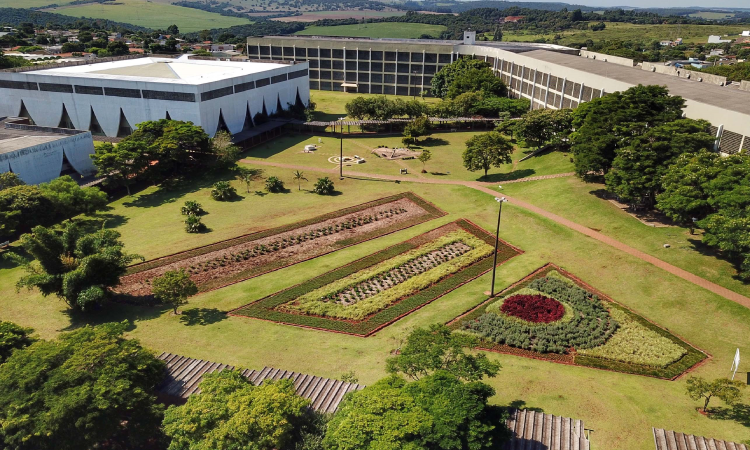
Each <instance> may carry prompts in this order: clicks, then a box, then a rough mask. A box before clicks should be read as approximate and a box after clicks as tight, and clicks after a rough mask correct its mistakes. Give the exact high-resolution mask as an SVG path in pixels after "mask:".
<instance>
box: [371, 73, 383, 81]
mask: <svg viewBox="0 0 750 450" xmlns="http://www.w3.org/2000/svg"><path fill="white" fill-rule="evenodd" d="M370 81H372V82H373V83H382V82H383V75H381V74H379V73H373V74H372V75H370Z"/></svg>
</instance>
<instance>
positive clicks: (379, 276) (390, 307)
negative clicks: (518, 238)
mask: <svg viewBox="0 0 750 450" xmlns="http://www.w3.org/2000/svg"><path fill="white" fill-rule="evenodd" d="M494 242H495V239H494V236H493V235H492V234H490V233H488V232H487V231H485V230H483V229H482V228H480V227H478V226H476V225H474V224H473V223H471V222H469V221H468V220H464V219H459V220H457V221H455V222H451V223H449V224H447V225H443V226H442V227H439V228H436V229H434V230H432V231H428V232H426V233H424V234H421V235H419V236H416V237H413V238H411V239H409V240H407V241H404V242H401V243H400V244H396V245H394V246H392V247H389V248H386V249H384V250H381V251H379V252H376V253H373V254H371V255H368V256H366V257H364V258H362V259H359V260H357V261H354V262H352V263H350V264H346V265H344V266H341V267H338V268H336V269H334V270H332V271H330V272H328V273H325V274H323V275H321V276H318V277H315V278H313V279H310V280H308V281H306V282H304V283H302V284H299V285H297V286H293V287H291V288H288V289H285V290H283V291H280V292H277V293H275V294H273V295H270V296H268V297H265V298H263V299H260V300H258V301H256V302H253V303H250V304H248V305H245V306H243V307H240V308H238V309H236V310H234V311H232V312H231V313H230V314H231V315H234V316H245V317H252V318H256V319H263V320H268V321H272V322H279V323H284V324H288V325H296V326H301V327H306V328H314V329H320V330H326V331H334V332H339V333H346V334H352V335H356V336H369V335H371V334H373V333H375V332H376V331H378V330H380V329H382V328H383V327H386V326H388V325H390V324H391V323H393V322H395V321H397V320H398V319H400V318H402V317H404V316H406V315H408V314H410V313H412V312H413V311H415V310H417V309H419V308H421V307H423V306H424V305H426V304H428V303H430V302H432V301H433V300H435V299H437V298H439V297H442V296H443V295H445V294H447V293H448V292H450V291H452V290H454V289H456V288H458V287H460V286H462V285H464V284H466V283H468V282H470V281H472V280H474V279H475V278H477V277H479V276H481V275H482V274H484V273H486V272H488V271H489V270H491V269H492V264H493V253H494V250H495V249H494ZM520 253H521V251H520V250H519V249H517V248H515V247H513V246H511V245H510V244H507V243H505V242H503V241H500V246H499V248H498V255H497V261H498V264H502V263H504V262H505V261H507V260H509V259H511V258H512V257H514V256H516V255H518V254H520Z"/></svg>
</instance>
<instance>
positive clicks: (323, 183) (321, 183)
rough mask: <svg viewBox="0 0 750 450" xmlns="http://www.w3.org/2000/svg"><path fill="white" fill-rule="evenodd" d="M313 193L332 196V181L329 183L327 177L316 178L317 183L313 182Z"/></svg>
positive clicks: (329, 180)
mask: <svg viewBox="0 0 750 450" xmlns="http://www.w3.org/2000/svg"><path fill="white" fill-rule="evenodd" d="M313 192H315V193H316V194H318V195H331V194H333V181H331V179H330V178H328V177H324V178H318V181H316V182H315V187H314V188H313Z"/></svg>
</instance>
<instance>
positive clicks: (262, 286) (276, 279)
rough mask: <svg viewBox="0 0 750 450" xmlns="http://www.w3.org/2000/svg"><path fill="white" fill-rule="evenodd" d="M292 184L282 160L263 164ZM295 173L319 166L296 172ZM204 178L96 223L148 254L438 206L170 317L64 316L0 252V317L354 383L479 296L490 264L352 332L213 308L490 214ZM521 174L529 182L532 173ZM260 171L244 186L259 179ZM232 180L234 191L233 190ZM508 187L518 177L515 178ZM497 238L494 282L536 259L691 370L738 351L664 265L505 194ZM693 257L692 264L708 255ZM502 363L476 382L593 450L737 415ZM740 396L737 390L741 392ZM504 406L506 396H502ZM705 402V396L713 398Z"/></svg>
mask: <svg viewBox="0 0 750 450" xmlns="http://www.w3.org/2000/svg"><path fill="white" fill-rule="evenodd" d="M265 169H266V174H267V175H277V176H281V177H282V179H283V180H284V181H285V182H286V183H287V185H288V186H290V187H291V186H292V180H291V171H288V170H280V169H279V170H277V169H274V168H265ZM306 175H307V177H308V178H314V177H317V176H320V175H322V174H319V173H314V172H310V173H307V174H306ZM216 178H217V177H214V178H211V177H210V176H206V178H205V179H202V180H197V181H195V182H192V183H191V184H190V185H189V187H185V188H182V189H177V190H171V191H163V190H160V189H157V188H148V189H147V190H146V191H144V192H142V193H140V194H137V195H136V196H134V197H133V198H124V199H121V200H118V201H116V202H114V203H113V204H112V205H111V207H112V209H111V210H110V211H108V212H107V213H106V214H107V215H108V216H109V217H110V222H109V224H110V226H114V227H116V228H117V229H118V231H120V232H121V233H122V235H123V240H124V242H125V244H126V248H127V249H128V250H129V251H135V252H139V253H142V254H144V255H146V256H147V257H149V258H151V257H154V256H158V255H164V254H167V253H173V252H175V251H179V250H184V249H187V248H192V247H194V246H196V245H201V244H208V243H211V242H216V241H219V240H221V239H226V238H228V237H231V236H236V235H238V234H242V233H247V232H249V231H253V230H259V229H265V228H268V227H272V226H278V225H283V224H287V223H291V222H294V221H297V220H301V219H305V218H309V217H312V216H314V215H319V214H323V213H325V212H330V211H333V210H336V209H341V208H342V207H345V206H351V205H354V204H358V203H362V202H363V201H368V200H373V199H376V198H380V197H383V196H385V195H391V194H395V193H398V192H403V191H406V190H408V191H414V192H415V193H416V194H418V195H420V196H422V197H424V198H425V199H427V200H429V201H431V202H434V203H435V204H436V205H437V206H438V207H440V208H442V209H444V210H446V211H447V212H448V213H449V215H448V216H446V217H442V218H439V219H436V220H434V221H430V222H428V223H424V224H421V225H418V226H415V227H412V228H410V229H408V230H403V231H400V232H398V233H394V234H392V235H388V236H384V237H382V238H379V239H376V240H373V241H369V242H366V243H363V244H359V245H356V246H353V247H350V248H347V249H343V250H341V251H338V252H336V253H334V254H330V255H326V256H324V257H321V258H317V259H315V260H312V261H307V262H304V263H300V264H298V265H295V266H293V267H289V268H285V269H282V270H280V271H278V272H274V273H272V274H267V275H263V276H261V277H257V278H254V279H252V280H248V281H245V282H242V283H238V284H236V285H233V286H231V287H227V288H224V289H220V290H217V291H213V292H210V293H206V294H202V295H198V296H196V297H193V298H191V299H190V304H189V305H186V306H185V307H183V308H182V309H183V310H184V311H185V312H186V313H185V314H183V315H182V316H174V315H172V314H170V313H169V309H168V308H161V307H136V306H130V305H111V307H109V308H107V309H106V310H104V311H101V312H99V313H94V314H93V315H91V316H84V317H80V316H77V315H72V316H71V315H68V314H66V312H65V308H64V305H63V303H62V302H61V301H59V300H56V299H55V298H47V299H44V298H42V297H41V295H40V294H38V293H37V292H28V291H21V292H20V293H16V292H15V289H14V287H13V285H14V283H15V281H16V280H17V279H18V277H19V276H20V275H21V271H20V270H19V269H18V268H12V267H11V266H10V263H8V262H2V263H0V264H2V265H0V311H2V313H0V316H1V317H2V319H3V320H12V321H16V322H18V323H20V324H22V325H24V326H32V327H34V328H36V329H37V330H38V332H39V334H40V335H42V336H44V337H51V336H53V335H55V334H57V333H59V332H61V331H64V330H68V329H71V328H72V327H75V326H78V325H80V324H82V323H85V322H91V323H98V322H104V321H112V320H124V319H129V320H131V321H133V325H132V328H131V331H130V336H132V337H135V338H138V339H140V340H141V341H142V342H143V343H144V344H145V345H147V346H148V347H150V348H152V349H154V350H155V351H157V352H161V351H169V352H172V353H177V354H183V355H186V356H190V357H196V358H202V359H209V360H212V361H220V362H223V363H227V364H233V365H237V366H243V367H251V368H260V367H262V366H264V365H268V366H272V367H279V368H283V369H289V370H296V371H300V372H305V373H314V374H317V375H320V376H328V377H338V376H341V374H343V373H345V372H347V371H349V370H354V371H355V372H356V374H357V376H358V377H359V379H360V381H361V382H363V383H365V384H371V383H373V382H374V381H376V380H377V379H379V378H380V377H382V376H384V375H385V370H384V361H385V359H386V358H387V357H388V356H389V353H390V351H391V350H392V349H394V348H397V347H398V346H399V342H401V341H402V340H403V338H404V336H405V335H406V334H408V332H409V331H410V330H411V329H413V328H414V327H417V326H426V325H428V324H431V323H436V322H447V321H448V320H450V319H451V318H453V317H456V316H457V315H459V314H460V313H461V312H463V311H466V310H468V309H470V308H472V307H474V306H476V305H477V304H479V303H481V302H482V301H483V300H484V299H485V296H484V295H483V291H485V290H488V289H489V282H490V274H485V275H483V276H481V277H479V278H478V279H477V280H475V281H473V282H471V283H468V284H466V285H464V286H462V287H460V288H458V289H456V290H455V291H453V292H451V293H449V294H447V295H446V296H444V297H441V298H440V299H438V300H437V301H434V302H432V303H430V304H429V305H427V306H425V307H424V308H421V309H420V310H419V311H416V312H414V313H412V314H410V315H409V316H407V317H405V318H403V319H401V320H399V321H398V322H396V323H395V324H393V325H391V326H389V327H387V328H385V329H384V330H382V331H380V332H378V333H376V334H375V335H373V336H371V337H369V338H367V339H363V338H360V337H354V336H346V335H340V334H336V333H327V332H322V331H315V330H308V329H302V328H297V327H289V326H285V325H279V324H273V323H270V322H265V321H258V320H251V319H242V318H236V317H227V316H225V315H224V314H222V313H221V311H228V310H230V309H233V308H237V307H239V306H241V305H244V304H247V303H248V302H251V301H253V300H258V299H261V298H263V297H265V296H267V295H270V294H272V293H274V292H277V291H280V290H282V289H285V288H288V287H290V286H293V285H295V284H298V283H301V282H304V281H306V280H309V279H310V278H312V277H315V276H318V275H321V274H323V273H325V272H327V271H329V270H331V269H333V268H335V267H339V266H341V265H343V264H346V263H349V262H352V261H354V260H357V259H359V258H361V257H362V256H363V255H367V254H370V253H374V252H377V251H379V250H382V249H384V248H386V247H388V246H391V245H394V244H397V243H399V242H403V241H404V240H406V239H409V238H411V237H413V236H416V235H418V234H420V233H424V232H425V231H428V230H429V229H432V228H434V227H435V226H437V225H439V224H442V223H448V222H450V221H453V220H456V219H457V218H459V217H466V218H468V219H470V220H472V221H473V222H475V223H477V224H478V225H480V226H481V227H483V228H484V229H487V230H491V229H493V227H494V225H495V221H496V220H497V209H496V208H497V204H496V203H495V202H494V201H493V200H492V198H491V196H488V195H486V194H483V193H480V192H477V191H474V190H472V189H469V188H465V187H463V186H447V185H423V184H411V183H401V184H395V183H388V182H381V181H365V180H353V179H345V180H344V181H338V180H336V189H337V190H339V191H340V192H341V195H339V196H335V197H321V196H317V195H312V194H309V193H307V192H305V191H297V190H294V189H292V190H291V192H289V193H287V194H278V195H270V194H269V195H265V196H259V195H253V194H250V195H247V194H243V199H242V200H240V201H238V202H232V203H222V202H213V201H212V200H210V199H209V197H208V191H209V188H208V186H210V184H211V183H212V182H213V181H215V179H216ZM552 181H553V180H546V181H539V182H534V183H524V184H523V186H524V187H525V188H528V189H530V188H533V186H535V185H536V184H537V183H545V184H546V183H550V182H552ZM260 186H261V185H260V183H258V184H257V185H256V186H253V190H255V189H260ZM238 190H239V191H240V192H244V189H242V188H240V189H238ZM519 190H520V188H519ZM187 199H195V200H199V201H200V202H201V203H203V205H204V207H205V208H206V209H207V210H208V211H209V215H207V216H206V217H205V218H204V221H205V222H206V223H207V224H208V225H209V227H210V228H212V230H213V231H211V232H210V233H205V234H199V235H189V234H187V233H185V232H184V231H183V229H182V220H181V219H182V218H181V216H180V214H179V206H180V205H181V204H182V202H183V201H184V200H187ZM500 236H501V238H503V239H504V240H507V241H508V242H510V243H512V244H514V245H516V246H518V247H520V248H523V250H524V251H525V253H524V254H523V255H520V256H517V257H515V258H513V259H511V260H510V261H508V262H507V263H505V264H504V265H502V266H501V268H500V269H499V270H498V272H497V287H498V288H499V289H502V288H505V287H507V286H509V285H510V284H511V283H513V282H515V281H516V280H518V279H520V278H522V277H524V276H525V275H526V274H528V273H530V272H531V271H533V270H534V269H536V268H538V267H540V266H541V265H543V264H545V263H547V262H549V261H552V262H555V263H557V264H559V265H561V266H562V267H563V268H565V269H566V270H569V271H570V272H573V273H575V274H576V275H578V276H579V277H580V278H582V279H583V280H584V281H586V282H587V283H589V284H590V285H592V286H594V287H595V288H597V289H600V290H602V291H604V292H607V294H609V295H610V296H612V297H613V298H616V299H618V301H620V302H622V303H624V304H625V305H626V306H628V307H630V308H633V309H634V310H635V311H636V312H638V313H639V314H641V315H643V316H645V317H647V318H649V319H651V320H653V321H655V322H656V323H659V324H661V325H662V326H664V327H666V328H668V329H669V331H670V332H672V333H674V334H676V335H678V336H681V337H682V338H684V339H685V340H687V341H688V342H690V343H692V344H694V345H696V346H698V347H700V348H702V349H705V350H706V351H708V352H709V353H710V354H712V355H713V358H712V359H711V360H709V361H708V362H707V363H706V364H704V365H703V366H701V367H700V368H699V369H697V371H696V372H697V374H699V375H701V376H705V377H718V376H726V371H727V368H728V367H729V366H730V364H731V359H732V357H733V356H734V351H735V348H737V347H739V348H740V351H741V352H743V354H744V353H747V352H750V346H749V345H748V341H747V339H746V336H748V335H750V311H748V310H747V309H746V308H743V307H741V306H739V305H737V304H735V303H732V302H730V301H728V300H725V299H723V298H721V297H718V296H716V295H713V294H711V293H709V292H707V291H704V290H702V289H700V288H698V287H696V286H695V285H693V284H691V283H688V282H686V281H684V280H682V279H679V278H677V277H674V276H672V275H669V274H667V273H665V272H663V271H661V270H659V269H656V268H655V267H653V266H651V265H649V264H646V263H644V262H641V261H640V260H638V259H636V258H634V257H631V256H629V255H626V254H623V253H621V252H618V251H616V250H614V249H613V248H611V247H609V246H607V245H604V244H602V243H599V242H597V241H594V240H592V239H588V238H586V237H584V236H582V235H580V234H578V233H575V232H573V231H571V230H569V229H567V228H565V227H562V226H560V225H557V224H555V223H553V222H551V221H549V220H546V219H543V218H540V217H539V216H536V215H534V214H531V213H529V212H527V211H525V210H522V209H519V208H515V207H514V206H513V204H512V203H509V204H507V205H506V208H504V209H503V224H502V229H501V233H500ZM709 261H711V260H708V259H707V260H706V262H705V264H709ZM490 358H491V359H493V360H495V361H498V362H500V363H501V364H502V366H503V368H502V370H501V373H500V375H499V376H498V377H497V378H495V379H492V380H489V381H488V382H489V383H490V384H491V385H492V386H493V387H494V388H495V389H496V391H497V394H496V395H495V396H494V397H493V399H492V401H493V402H495V403H498V404H506V405H507V404H509V403H511V402H518V401H520V402H522V404H525V406H527V407H534V408H541V409H543V410H544V411H545V412H548V413H552V414H560V415H564V416H567V417H576V418H580V419H583V420H584V421H585V422H586V425H587V427H590V428H592V429H594V430H595V432H594V433H592V445H593V446H594V447H595V448H601V449H608V450H609V449H612V450H620V449H622V450H634V449H635V450H647V449H648V450H650V449H652V448H653V438H652V436H651V429H650V427H651V426H657V427H664V428H668V429H675V430H679V431H682V432H688V433H692V434H698V435H706V436H713V437H719V438H722V439H729V440H734V441H741V440H744V439H747V427H746V426H744V425H741V424H739V423H737V422H734V421H731V420H711V419H708V418H706V417H704V416H702V415H700V414H698V413H697V412H695V410H694V408H695V406H697V403H696V402H693V401H691V400H689V399H688V398H687V397H686V395H685V393H684V390H685V383H684V380H678V381H675V382H669V381H663V380H657V379H652V378H646V377H639V376H634V375H624V374H619V373H614V372H605V371H598V370H595V369H591V368H585V367H575V366H565V365H559V364H554V363H549V362H544V361H537V360H531V359H527V358H521V357H514V356H508V355H497V354H492V355H490ZM744 396H745V398H744V400H743V402H744V403H750V397H749V396H748V394H747V393H745V394H744ZM516 404H517V403H516ZM719 404H720V402H719V403H717V405H719Z"/></svg>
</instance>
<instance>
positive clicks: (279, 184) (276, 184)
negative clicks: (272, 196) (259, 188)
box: [266, 177, 284, 193]
mask: <svg viewBox="0 0 750 450" xmlns="http://www.w3.org/2000/svg"><path fill="white" fill-rule="evenodd" d="M266 191H268V192H271V193H278V192H284V182H283V181H281V180H280V179H278V178H277V177H268V178H266Z"/></svg>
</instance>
